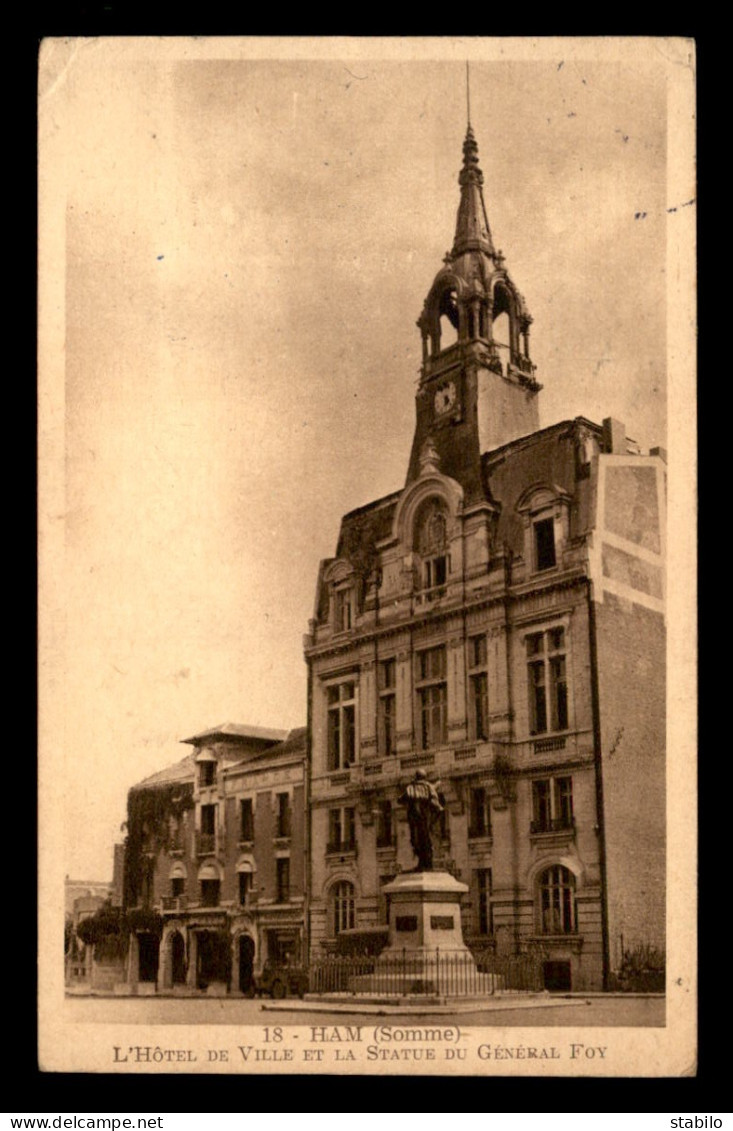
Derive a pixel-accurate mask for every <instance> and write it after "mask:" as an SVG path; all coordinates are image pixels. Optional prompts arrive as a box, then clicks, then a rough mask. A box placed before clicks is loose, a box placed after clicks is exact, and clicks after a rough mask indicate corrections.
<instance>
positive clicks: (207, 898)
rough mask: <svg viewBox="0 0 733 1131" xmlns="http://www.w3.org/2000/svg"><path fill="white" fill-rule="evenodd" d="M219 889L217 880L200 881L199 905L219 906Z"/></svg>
mask: <svg viewBox="0 0 733 1131" xmlns="http://www.w3.org/2000/svg"><path fill="white" fill-rule="evenodd" d="M219 887H220V884H219V881H218V880H202V881H201V903H202V904H203V906H204V907H218V906H219Z"/></svg>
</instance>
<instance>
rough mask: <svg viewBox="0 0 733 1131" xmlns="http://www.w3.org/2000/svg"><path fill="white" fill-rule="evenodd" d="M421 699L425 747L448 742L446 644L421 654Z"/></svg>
mask: <svg viewBox="0 0 733 1131" xmlns="http://www.w3.org/2000/svg"><path fill="white" fill-rule="evenodd" d="M417 700H418V704H417V705H418V726H419V742H420V746H421V748H422V749H423V750H427V749H428V748H429V747H431V746H443V745H445V743H446V742H447V741H448V720H447V715H448V685H447V683H446V650H445V647H444V646H441V647H439V648H428V649H427V650H426V651H425V652H420V653H419V655H418V683H417Z"/></svg>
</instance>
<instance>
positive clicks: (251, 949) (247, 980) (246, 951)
mask: <svg viewBox="0 0 733 1131" xmlns="http://www.w3.org/2000/svg"><path fill="white" fill-rule="evenodd" d="M254 957H255V944H254V939H252V938H250V936H249V935H240V936H239V990H240V993H243V994H249V993H251V992H252V990H253V988H254V981H253V977H252V968H253V966H254Z"/></svg>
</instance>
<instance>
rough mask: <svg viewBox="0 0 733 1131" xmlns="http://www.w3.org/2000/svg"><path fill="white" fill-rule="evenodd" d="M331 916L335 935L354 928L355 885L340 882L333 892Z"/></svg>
mask: <svg viewBox="0 0 733 1131" xmlns="http://www.w3.org/2000/svg"><path fill="white" fill-rule="evenodd" d="M331 915H332V922H333V933H334V935H337V934H339V932H340V931H349V930H351V929H352V928H353V926H354V885H353V884H350V883H349V881H348V880H339V882H338V883H337V884H335V885H334V887H333V889H332V892H331Z"/></svg>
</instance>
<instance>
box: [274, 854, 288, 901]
mask: <svg viewBox="0 0 733 1131" xmlns="http://www.w3.org/2000/svg"><path fill="white" fill-rule="evenodd" d="M276 868H277V902H278V903H287V902H288V900H289V899H290V860H289V858H288V857H287V856H279V857H278V859H277V861H276Z"/></svg>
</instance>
